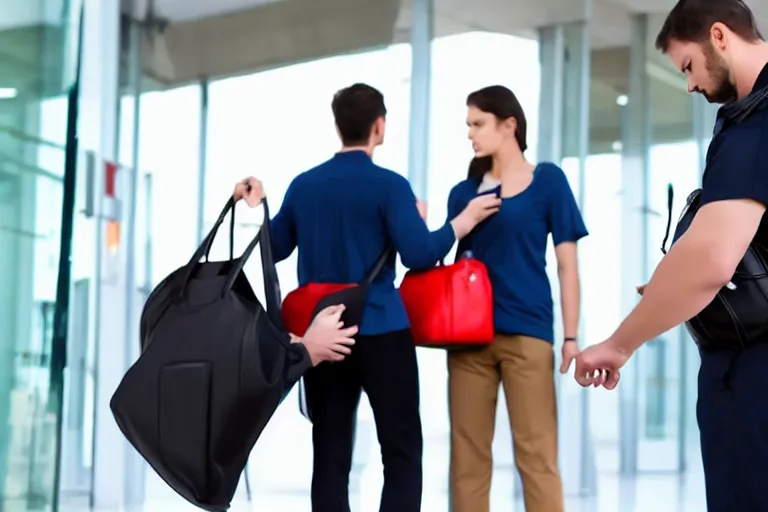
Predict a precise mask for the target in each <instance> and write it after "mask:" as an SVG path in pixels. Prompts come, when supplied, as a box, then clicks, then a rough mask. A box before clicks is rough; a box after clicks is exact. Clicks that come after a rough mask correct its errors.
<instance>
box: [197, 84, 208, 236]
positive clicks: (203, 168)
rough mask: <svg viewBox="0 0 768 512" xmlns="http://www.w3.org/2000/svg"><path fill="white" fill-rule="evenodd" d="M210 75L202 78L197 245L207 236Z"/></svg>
mask: <svg viewBox="0 0 768 512" xmlns="http://www.w3.org/2000/svg"><path fill="white" fill-rule="evenodd" d="M208 85H209V82H208V77H203V78H201V79H200V147H199V150H200V161H199V162H198V171H197V245H200V244H201V243H203V237H204V236H205V180H206V179H207V173H208Z"/></svg>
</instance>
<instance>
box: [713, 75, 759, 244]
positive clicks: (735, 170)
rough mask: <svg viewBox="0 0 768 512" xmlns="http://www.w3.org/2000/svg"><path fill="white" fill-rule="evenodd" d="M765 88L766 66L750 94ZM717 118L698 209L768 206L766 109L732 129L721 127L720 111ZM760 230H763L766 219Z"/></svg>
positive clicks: (733, 126)
mask: <svg viewBox="0 0 768 512" xmlns="http://www.w3.org/2000/svg"><path fill="white" fill-rule="evenodd" d="M764 87H768V65H766V67H764V68H763V71H762V72H761V73H760V75H759V76H758V78H757V81H756V82H755V85H754V87H753V90H759V89H763V88H764ZM717 117H718V120H717V123H716V128H715V134H714V137H713V138H712V142H711V143H710V144H709V149H708V150H707V160H706V168H705V170H704V176H703V178H702V190H701V205H702V206H703V205H705V204H707V203H712V202H714V201H723V200H728V199H754V200H755V201H758V202H760V203H763V204H764V205H768V109H763V110H761V111H758V112H756V113H754V114H753V115H751V116H750V117H748V118H747V119H745V120H744V121H743V122H741V123H739V124H735V125H732V126H727V125H726V126H723V118H722V109H721V110H720V112H718V115H717ZM760 229H761V230H764V229H765V218H763V223H761V226H760Z"/></svg>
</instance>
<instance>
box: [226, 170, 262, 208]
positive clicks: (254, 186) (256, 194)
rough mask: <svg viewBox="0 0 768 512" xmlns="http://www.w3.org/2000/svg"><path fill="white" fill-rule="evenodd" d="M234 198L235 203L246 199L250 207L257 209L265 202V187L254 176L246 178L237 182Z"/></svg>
mask: <svg viewBox="0 0 768 512" xmlns="http://www.w3.org/2000/svg"><path fill="white" fill-rule="evenodd" d="M232 197H233V198H234V200H235V202H237V201H240V200H241V199H245V202H246V204H248V206H250V207H251V208H256V207H257V206H259V205H260V204H261V202H262V201H263V200H264V197H265V194H264V185H262V183H261V181H259V180H257V179H256V178H254V177H253V176H251V177H249V178H245V179H244V180H241V181H238V182H237V184H236V185H235V191H234V192H233V193H232Z"/></svg>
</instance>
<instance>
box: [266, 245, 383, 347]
mask: <svg viewBox="0 0 768 512" xmlns="http://www.w3.org/2000/svg"><path fill="white" fill-rule="evenodd" d="M389 252H390V248H389V247H388V248H386V249H385V250H384V252H382V253H381V255H380V256H379V258H378V259H377V260H376V262H375V263H374V264H373V268H371V270H370V271H369V272H368V274H367V275H366V276H365V277H364V278H363V280H362V281H360V282H359V283H343V284H339V283H307V284H305V285H304V286H300V287H298V288H297V289H295V290H293V291H292V292H291V293H289V294H288V295H286V296H285V299H283V305H282V307H281V310H280V314H281V316H282V318H283V324H284V325H285V328H286V329H287V330H288V332H290V333H291V334H295V335H296V336H304V333H306V332H307V329H308V328H309V324H310V323H311V322H312V319H313V318H315V315H316V314H317V313H319V312H320V311H322V310H323V309H325V308H326V307H328V306H333V305H336V304H344V306H346V309H345V310H344V313H342V315H341V321H342V322H344V325H347V326H350V327H351V326H353V325H358V326H359V325H360V322H362V321H363V311H364V310H365V303H366V301H367V300H368V289H369V288H370V286H371V283H373V281H374V279H376V276H377V275H379V272H381V269H382V267H383V266H384V263H385V262H386V261H387V257H388V256H389Z"/></svg>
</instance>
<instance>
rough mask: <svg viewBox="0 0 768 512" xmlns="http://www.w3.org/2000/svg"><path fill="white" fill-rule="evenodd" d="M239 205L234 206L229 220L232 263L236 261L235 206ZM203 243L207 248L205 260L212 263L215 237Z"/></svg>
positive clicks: (230, 257)
mask: <svg viewBox="0 0 768 512" xmlns="http://www.w3.org/2000/svg"><path fill="white" fill-rule="evenodd" d="M236 205H237V203H235V204H233V205H232V214H231V216H230V218H229V259H230V261H231V260H233V259H235V206H236ZM203 243H206V248H205V254H204V255H203V257H204V258H205V261H210V254H211V247H213V237H211V238H208V237H206V238H205V239H204V240H203Z"/></svg>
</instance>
